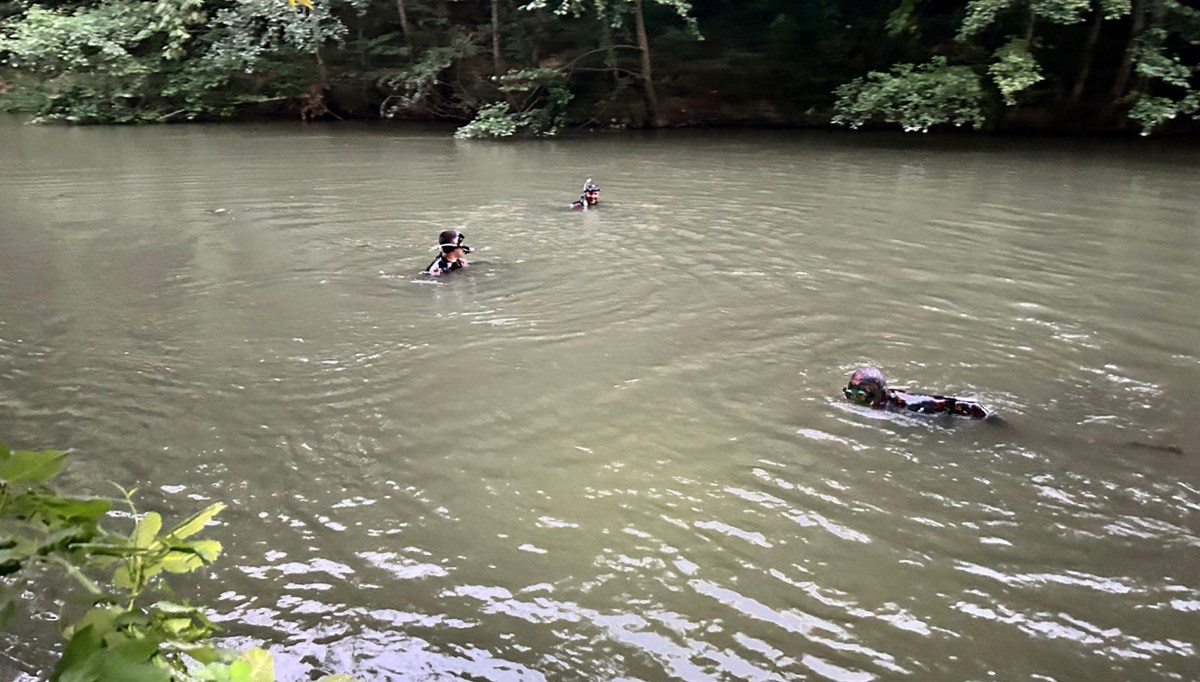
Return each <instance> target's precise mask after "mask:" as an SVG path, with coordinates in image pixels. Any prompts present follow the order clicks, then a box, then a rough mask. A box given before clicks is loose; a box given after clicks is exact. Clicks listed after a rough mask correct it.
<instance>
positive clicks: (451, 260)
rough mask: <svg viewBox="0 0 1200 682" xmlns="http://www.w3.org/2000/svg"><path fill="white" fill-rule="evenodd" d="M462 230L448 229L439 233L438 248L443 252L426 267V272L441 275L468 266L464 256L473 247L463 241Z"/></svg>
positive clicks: (435, 275) (436, 275)
mask: <svg viewBox="0 0 1200 682" xmlns="http://www.w3.org/2000/svg"><path fill="white" fill-rule="evenodd" d="M465 238H466V237H465V236H463V233H462V232H459V231H458V230H446V231H445V232H442V233H441V234H439V235H438V248H439V249H440V250H441V254H439V255H438V257H437V258H434V259H433V262H432V263H430V264H429V267H427V268H425V274H428V275H433V276H434V277H440V276H442V275H444V274H446V273H447V272H454V271H455V270H461V269H463V268H465V267H467V259H466V258H464V257H463V256H465V255H466V254H468V253H471V247H469V246H467V245H466V244H464V243H463V239H465Z"/></svg>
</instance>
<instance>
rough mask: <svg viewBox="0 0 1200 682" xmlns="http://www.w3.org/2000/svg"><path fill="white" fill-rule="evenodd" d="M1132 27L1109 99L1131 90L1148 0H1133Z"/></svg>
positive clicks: (1131, 9)
mask: <svg viewBox="0 0 1200 682" xmlns="http://www.w3.org/2000/svg"><path fill="white" fill-rule="evenodd" d="M1129 16H1130V28H1129V42H1128V43H1127V44H1126V45H1125V55H1124V56H1123V57H1121V65H1120V66H1119V67H1117V76H1116V78H1114V79H1113V86H1112V90H1111V91H1110V92H1109V95H1108V96H1109V99H1112V100H1114V101H1115V100H1118V99H1121V98H1122V97H1124V96H1125V93H1126V92H1127V91H1128V90H1129V76H1130V75H1131V74H1132V73H1133V58H1134V56H1135V54H1136V53H1137V44H1138V39H1139V38H1141V37H1142V31H1145V30H1146V2H1145V0H1133V3H1132V6H1131V7H1130V11H1129Z"/></svg>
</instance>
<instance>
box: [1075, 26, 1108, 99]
mask: <svg viewBox="0 0 1200 682" xmlns="http://www.w3.org/2000/svg"><path fill="white" fill-rule="evenodd" d="M1103 23H1104V8H1103V7H1101V6H1100V5H1099V3H1097V4H1096V11H1095V15H1094V16H1093V17H1092V28H1091V30H1090V31H1088V36H1087V40H1086V41H1085V42H1084V43H1083V55H1082V60H1081V63H1080V64H1079V75H1078V76H1076V77H1075V87H1073V88H1071V101H1072V102H1078V101H1079V100H1081V99H1083V91H1084V89H1085V88H1087V79H1088V74H1090V73H1091V71H1092V57H1093V55H1094V54H1095V53H1096V43H1097V41H1099V40H1100V26H1101V25H1102V24H1103Z"/></svg>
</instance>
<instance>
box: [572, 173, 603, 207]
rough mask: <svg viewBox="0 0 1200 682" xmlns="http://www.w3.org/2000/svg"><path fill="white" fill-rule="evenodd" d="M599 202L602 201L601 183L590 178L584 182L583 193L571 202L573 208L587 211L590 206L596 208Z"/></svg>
mask: <svg viewBox="0 0 1200 682" xmlns="http://www.w3.org/2000/svg"><path fill="white" fill-rule="evenodd" d="M598 203H600V185H597V184H596V183H594V182H592V179H591V178H588V179H587V182H585V183H583V194H580V195H579V199H578V200H577V201H576V202H575V203H573V204H571V208H574V209H576V210H580V211H586V210H588V209H589V208H595V206H596V204H598Z"/></svg>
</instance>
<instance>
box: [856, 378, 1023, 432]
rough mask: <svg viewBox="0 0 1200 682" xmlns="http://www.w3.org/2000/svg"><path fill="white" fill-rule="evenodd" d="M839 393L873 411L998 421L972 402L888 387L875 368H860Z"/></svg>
mask: <svg viewBox="0 0 1200 682" xmlns="http://www.w3.org/2000/svg"><path fill="white" fill-rule="evenodd" d="M842 393H843V394H844V395H845V396H846V398H847V399H849V400H850V402H852V403H856V404H858V405H864V406H867V407H873V408H875V409H894V410H909V411H911V412H919V413H922V414H956V415H961V416H964V417H970V418H972V419H987V420H989V421H997V420H998V419H999V418H998V417H996V416H995V415H993V414H992V413H991V412H988V410H987V409H986V408H984V407H983V406H982V405H980V404H979V403H977V402H975V401H974V400H965V399H963V398H954V397H951V396H945V395H925V394H922V393H913V392H911V391H907V390H905V389H901V388H888V387H887V380H886V379H884V377H883V372H881V371H879V370H878V369H877V368H875V367H863V368H861V369H859V370H857V371H855V372H854V374H852V375H850V382H849V383H848V384H846V387H845V388H843V389H842Z"/></svg>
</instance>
